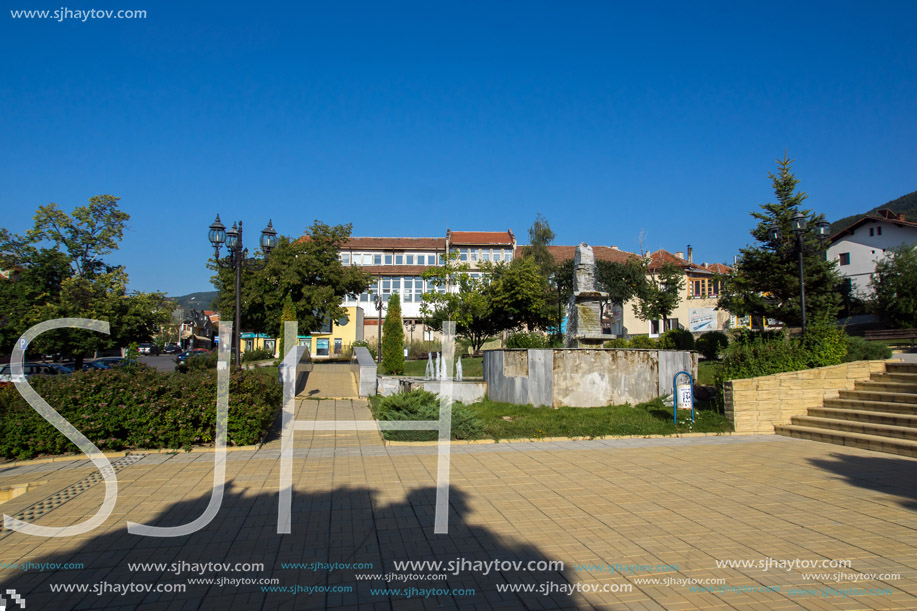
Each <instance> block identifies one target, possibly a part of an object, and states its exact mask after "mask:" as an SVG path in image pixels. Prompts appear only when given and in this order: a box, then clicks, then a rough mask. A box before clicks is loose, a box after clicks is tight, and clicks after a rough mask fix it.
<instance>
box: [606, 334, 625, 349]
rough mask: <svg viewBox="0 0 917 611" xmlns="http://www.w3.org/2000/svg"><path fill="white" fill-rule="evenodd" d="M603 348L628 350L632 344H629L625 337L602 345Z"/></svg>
mask: <svg viewBox="0 0 917 611" xmlns="http://www.w3.org/2000/svg"><path fill="white" fill-rule="evenodd" d="M602 347H603V348H628V347H630V342H628V341H627V340H626V339H624V338H623V337H616V338H614V339H610V340H608V341H607V342H605V343H604V344H602Z"/></svg>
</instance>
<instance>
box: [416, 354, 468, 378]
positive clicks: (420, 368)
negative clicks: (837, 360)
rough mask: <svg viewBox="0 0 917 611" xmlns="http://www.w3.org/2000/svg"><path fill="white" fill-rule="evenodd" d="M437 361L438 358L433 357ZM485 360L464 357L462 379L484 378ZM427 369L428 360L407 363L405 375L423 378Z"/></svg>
mask: <svg viewBox="0 0 917 611" xmlns="http://www.w3.org/2000/svg"><path fill="white" fill-rule="evenodd" d="M433 360H434V361H436V357H435V356H434V357H433ZM483 363H484V358H483V357H480V356H479V357H464V356H463V357H462V377H463V378H483V377H484V364H483ZM426 369H427V360H426V359H423V360H417V361H405V362H404V375H406V376H412V377H417V378H422V377H423V376H424V372H425V371H426Z"/></svg>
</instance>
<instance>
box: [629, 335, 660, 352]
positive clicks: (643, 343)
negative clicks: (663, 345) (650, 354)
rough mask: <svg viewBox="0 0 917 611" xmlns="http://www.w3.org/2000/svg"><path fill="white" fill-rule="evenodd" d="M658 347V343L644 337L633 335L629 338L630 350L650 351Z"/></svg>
mask: <svg viewBox="0 0 917 611" xmlns="http://www.w3.org/2000/svg"><path fill="white" fill-rule="evenodd" d="M658 347H659V342H657V341H656V340H654V339H653V338H651V337H648V336H646V335H635V336H633V337H632V338H630V348H641V349H644V350H652V349H654V348H658Z"/></svg>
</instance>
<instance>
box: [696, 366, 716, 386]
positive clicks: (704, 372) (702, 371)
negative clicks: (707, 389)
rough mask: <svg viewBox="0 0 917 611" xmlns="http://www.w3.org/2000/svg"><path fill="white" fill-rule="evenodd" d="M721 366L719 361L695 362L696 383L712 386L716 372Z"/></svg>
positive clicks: (714, 382)
mask: <svg viewBox="0 0 917 611" xmlns="http://www.w3.org/2000/svg"><path fill="white" fill-rule="evenodd" d="M720 366H722V362H720V361H701V362H700V363H698V364H697V380H695V383H696V384H699V385H701V386H714V385H715V384H716V372H717V370H718V369H719V368H720Z"/></svg>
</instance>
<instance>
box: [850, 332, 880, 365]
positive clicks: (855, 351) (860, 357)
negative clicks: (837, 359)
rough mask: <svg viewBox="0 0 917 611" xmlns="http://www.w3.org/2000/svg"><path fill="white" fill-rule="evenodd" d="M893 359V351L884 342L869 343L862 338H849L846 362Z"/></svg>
mask: <svg viewBox="0 0 917 611" xmlns="http://www.w3.org/2000/svg"><path fill="white" fill-rule="evenodd" d="M891 357H892V349H891V348H890V347H889V346H888V344H883V343H882V342H868V341H866V340H865V339H863V338H862V337H856V336H853V337H848V338H847V356H846V357H845V358H844V361H845V362H847V363H850V362H852V361H880V360H881V361H884V360H885V359H890V358H891Z"/></svg>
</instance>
